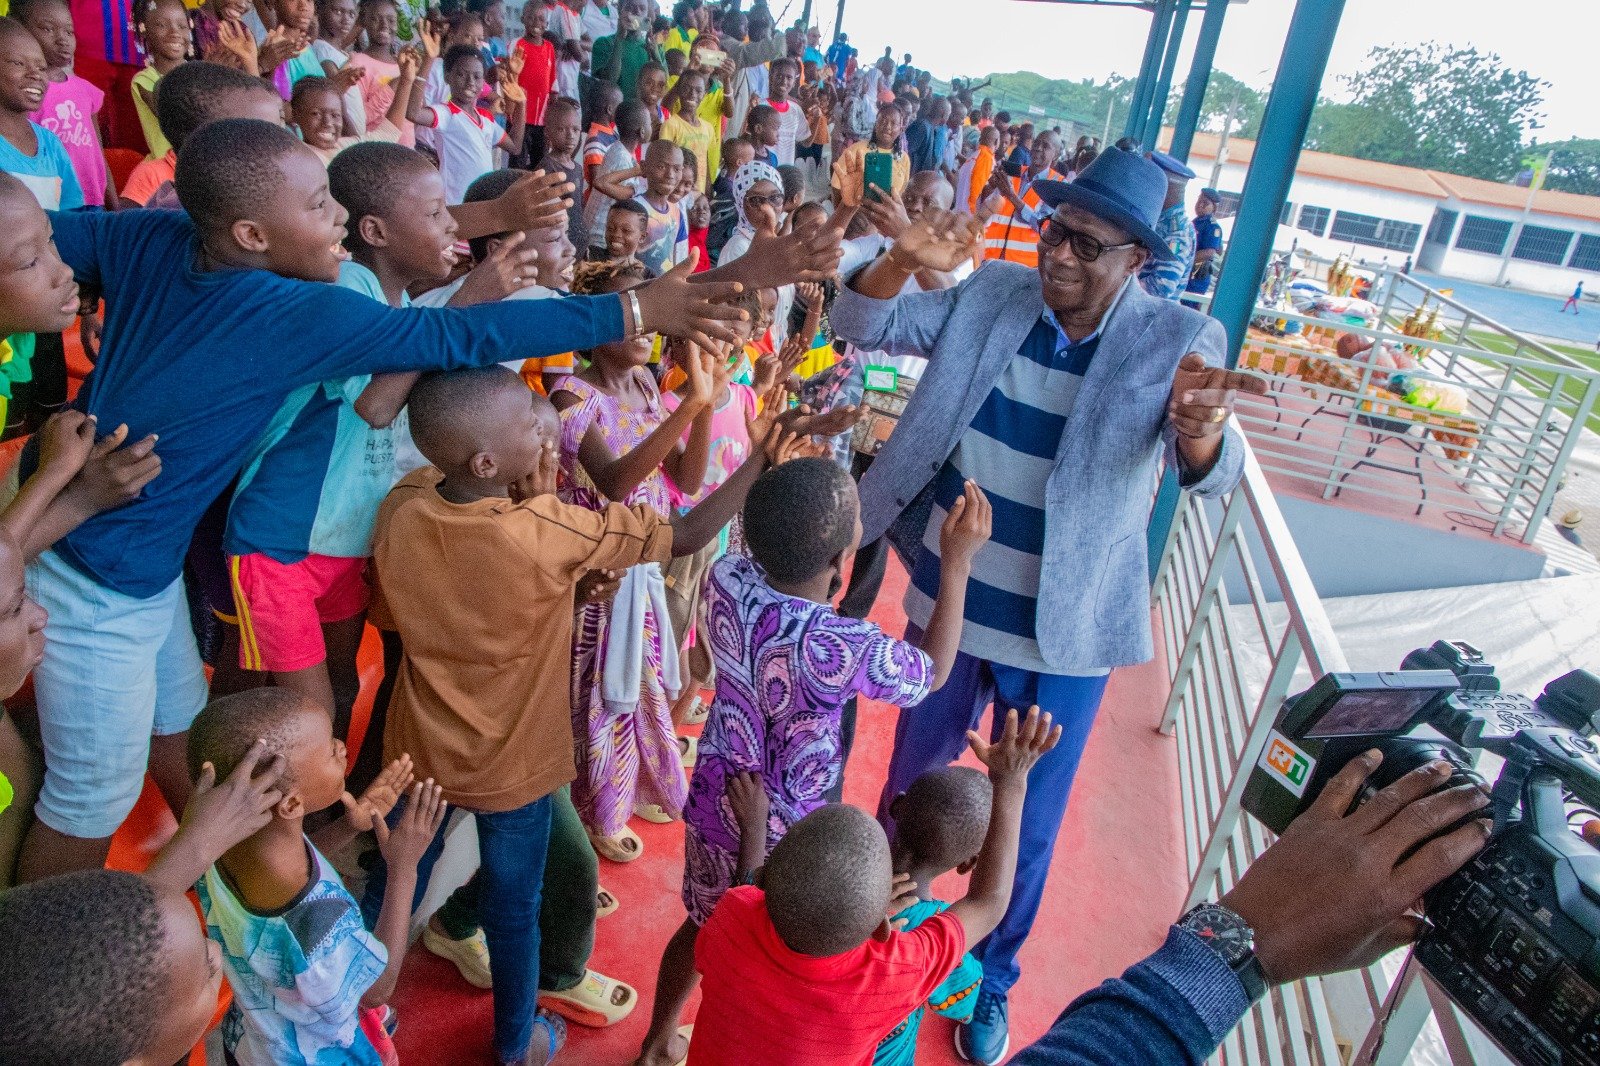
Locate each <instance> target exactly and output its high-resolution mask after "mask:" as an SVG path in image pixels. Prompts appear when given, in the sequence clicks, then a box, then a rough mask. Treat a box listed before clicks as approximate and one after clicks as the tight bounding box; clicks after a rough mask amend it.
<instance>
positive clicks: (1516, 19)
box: [768, 0, 1600, 141]
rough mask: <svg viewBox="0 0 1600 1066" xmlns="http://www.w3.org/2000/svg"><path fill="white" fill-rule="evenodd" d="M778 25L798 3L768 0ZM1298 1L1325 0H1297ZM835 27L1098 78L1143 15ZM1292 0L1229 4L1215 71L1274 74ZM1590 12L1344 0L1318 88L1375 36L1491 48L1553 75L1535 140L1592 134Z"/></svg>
mask: <svg viewBox="0 0 1600 1066" xmlns="http://www.w3.org/2000/svg"><path fill="white" fill-rule="evenodd" d="M768 2H769V3H770V4H771V6H772V9H773V10H774V11H775V12H777V11H781V10H782V9H783V6H784V3H791V5H792V6H791V7H790V9H789V14H788V15H786V16H784V17H783V20H782V21H783V22H784V23H787V22H789V21H792V20H793V19H795V18H797V17H798V16H799V14H800V11H801V7H802V5H803V3H804V0H768ZM837 2H838V0H813V5H814V6H813V18H814V21H817V22H819V23H820V24H821V26H822V28H823V31H824V39H825V40H832V31H833V25H834V14H835V9H836V5H837ZM1302 2H1306V3H1318V2H1324V0H1302ZM845 5H846V6H845V15H844V28H845V32H847V33H848V34H849V35H850V41H851V43H852V44H854V45H855V46H856V47H857V48H859V49H861V50H862V51H863V52H864V53H866V54H870V55H876V54H879V53H880V51H881V49H883V48H884V47H885V46H892V47H893V48H894V53H895V61H896V62H899V60H900V56H901V53H903V52H910V53H911V54H912V55H913V57H914V62H915V63H916V65H917V66H919V67H923V68H926V69H928V70H931V71H932V72H933V73H934V75H935V76H937V77H939V78H941V79H942V78H949V77H952V76H965V75H971V74H988V73H993V72H1003V73H1009V72H1011V71H1017V70H1031V71H1035V72H1037V73H1039V74H1043V75H1045V76H1046V77H1049V78H1065V79H1068V80H1073V81H1076V80H1078V79H1081V78H1091V77H1092V78H1097V79H1103V78H1104V77H1105V76H1106V75H1108V74H1112V73H1117V74H1123V75H1126V76H1128V77H1132V76H1134V75H1135V74H1137V73H1138V71H1139V60H1140V58H1141V57H1142V56H1143V53H1144V42H1145V35H1146V34H1147V33H1148V32H1149V28H1150V16H1149V14H1148V13H1146V12H1143V11H1140V10H1138V9H1136V8H1109V9H1106V10H1096V9H1095V8H1093V7H1085V6H1078V5H1070V4H1053V3H1039V2H1030V0H959V2H958V0H845ZM1293 9H1294V3H1293V0H1248V2H1247V3H1245V4H1235V5H1234V6H1233V7H1232V8H1231V9H1230V10H1229V12H1228V20H1227V22H1226V24H1225V26H1224V28H1223V31H1222V41H1221V43H1220V45H1219V46H1218V49H1217V68H1218V69H1220V70H1225V71H1227V72H1228V73H1230V74H1232V75H1234V76H1235V77H1237V78H1239V79H1240V80H1242V81H1244V82H1246V83H1247V84H1250V85H1253V86H1256V87H1258V88H1265V87H1266V86H1267V85H1269V84H1270V83H1271V81H1272V72H1273V71H1274V70H1276V68H1277V65H1278V59H1279V56H1280V55H1281V53H1282V51H1283V42H1284V38H1285V36H1286V35H1287V32H1288V28H1289V18H1290V15H1291V14H1292V13H1293ZM1199 23H1200V14H1199V12H1195V13H1194V14H1193V15H1192V16H1191V17H1190V19H1189V26H1188V32H1187V33H1186V34H1185V45H1184V51H1183V52H1182V53H1180V58H1179V66H1178V71H1179V73H1178V75H1177V77H1176V78H1175V80H1177V81H1181V80H1182V78H1183V71H1184V70H1185V69H1186V68H1187V66H1188V62H1189V56H1190V55H1191V54H1192V51H1193V48H1194V40H1195V37H1196V36H1197V34H1198V32H1199ZM1595 26H1596V15H1595V7H1594V3H1593V0H1521V2H1515V0H1512V2H1508V0H1346V3H1345V11H1344V20H1343V21H1342V22H1341V23H1340V28H1339V37H1338V40H1337V41H1336V42H1335V44H1334V49H1333V55H1332V57H1331V58H1330V60H1329V63H1328V75H1327V78H1326V79H1325V80H1324V82H1323V90H1324V93H1325V94H1326V95H1328V96H1332V97H1334V98H1336V99H1337V98H1339V97H1340V96H1341V95H1342V85H1341V83H1340V82H1339V81H1338V80H1337V77H1338V75H1341V74H1349V73H1352V72H1354V71H1356V70H1359V69H1360V67H1361V63H1362V60H1363V59H1364V58H1365V56H1366V55H1367V53H1368V51H1369V50H1371V49H1372V48H1373V47H1374V46H1377V45H1390V44H1416V43H1421V42H1424V41H1438V42H1440V43H1442V44H1450V45H1462V46H1468V45H1471V46H1476V47H1477V48H1479V49H1482V50H1486V51H1494V52H1498V53H1499V54H1500V55H1501V57H1502V58H1503V59H1504V60H1505V61H1506V62H1507V63H1508V64H1509V65H1510V66H1511V67H1512V68H1513V69H1523V70H1527V71H1528V72H1529V73H1530V74H1533V75H1536V76H1538V77H1541V78H1543V79H1545V80H1546V81H1548V82H1550V83H1551V84H1550V87H1549V88H1548V89H1546V90H1545V104H1544V111H1545V113H1546V119H1545V122H1544V129H1542V130H1540V131H1539V133H1538V136H1539V139H1540V140H1542V141H1552V140H1563V139H1565V138H1567V137H1600V111H1597V110H1596V108H1595V106H1594V97H1593V87H1594V85H1595V81H1594V78H1593V67H1594V41H1595V33H1596V28H1595Z"/></svg>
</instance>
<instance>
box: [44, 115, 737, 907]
mask: <svg viewBox="0 0 1600 1066" xmlns="http://www.w3.org/2000/svg"><path fill="white" fill-rule="evenodd" d="M357 147H363V148H365V147H371V148H379V149H381V148H383V147H384V146H382V145H370V146H357ZM353 150H355V149H352V151H353ZM396 150H398V149H396ZM524 189H526V190H529V191H528V192H527V193H526V194H524V192H523V190H524ZM177 190H178V195H179V197H180V199H181V200H182V201H183V204H184V206H185V207H186V208H187V209H188V210H187V212H172V211H118V212H114V213H113V212H61V213H58V214H56V215H55V216H54V218H53V219H52V225H53V226H54V233H55V242H56V247H57V248H58V250H59V252H60V254H61V258H62V259H63V260H64V261H65V262H66V263H67V264H68V265H69V266H71V267H73V268H74V271H75V274H76V276H77V277H78V278H79V279H80V280H81V281H98V282H100V283H101V284H102V286H103V288H104V291H105V293H106V294H107V296H106V328H105V340H104V343H103V344H102V346H101V350H100V358H99V361H98V362H97V364H96V366H95V370H94V372H93V373H91V374H90V376H89V378H88V380H87V381H86V382H85V384H84V388H83V390H82V392H81V393H80V399H79V402H80V404H81V405H82V407H83V408H86V409H87V410H89V411H90V412H92V413H94V414H96V415H98V416H99V418H100V421H101V423H102V424H104V425H115V424H117V423H120V422H127V423H128V424H129V425H130V426H131V427H133V430H134V434H133V435H134V436H136V437H137V436H143V435H145V434H148V433H151V432H154V433H158V434H160V436H161V440H162V456H163V462H164V463H165V464H166V469H167V473H168V474H169V475H171V476H168V477H162V478H159V479H157V480H156V481H155V482H154V483H152V485H150V486H148V487H147V488H146V491H145V492H144V493H142V494H141V496H140V498H139V499H138V500H137V501H135V502H134V503H133V504H131V505H129V506H127V507H124V508H119V509H117V510H116V511H112V512H109V513H107V514H102V515H98V516H96V517H95V518H93V519H90V520H89V521H88V522H86V523H84V525H83V526H82V527H80V528H79V529H77V530H75V531H74V532H73V533H72V534H69V535H68V536H67V537H66V538H65V539H64V540H63V541H62V542H61V543H60V544H58V545H57V546H56V548H55V549H53V550H51V551H48V552H45V553H44V554H42V555H41V556H40V558H39V560H38V561H37V562H36V563H35V564H34V566H33V571H32V576H31V578H30V581H31V582H32V584H31V587H32V588H33V589H34V590H35V594H36V596H37V597H38V598H39V600H40V603H41V605H42V606H44V607H45V608H46V609H47V610H48V611H49V612H50V615H51V618H50V622H49V626H50V632H51V633H52V640H51V641H48V642H47V645H46V648H47V650H46V654H45V658H44V661H43V662H42V663H41V664H40V667H39V669H38V670H37V671H36V672H35V691H36V693H37V694H38V701H39V708H40V717H41V719H42V720H46V721H50V722H53V723H59V725H60V728H61V729H62V730H63V731H67V730H70V729H74V728H85V729H90V728H92V729H94V730H96V731H97V733H98V735H100V736H102V737H112V738H114V739H115V741H116V743H115V744H112V745H110V746H109V747H105V746H103V747H105V750H104V752H103V755H102V757H101V758H100V759H99V760H97V761H96V762H95V763H94V764H93V765H85V764H84V763H83V761H82V760H81V759H76V758H75V757H74V750H75V749H74V748H73V746H72V745H71V744H70V743H68V744H66V745H65V746H64V747H63V746H61V745H60V744H53V743H52V741H51V740H50V734H49V730H46V743H45V763H46V781H45V789H44V791H43V793H42V795H41V800H40V803H39V805H38V807H37V810H38V812H39V815H40V818H39V821H38V822H35V824H34V826H33V827H32V828H31V829H30V830H29V839H28V841H27V842H26V843H25V845H24V849H23V859H22V875H23V876H24V877H29V876H32V877H39V876H45V875H48V874H50V873H55V872H62V871H64V870H67V869H76V868H81V867H84V866H91V865H99V864H100V863H102V862H103V861H104V856H105V853H106V848H107V847H108V843H109V838H110V836H111V834H112V832H113V831H114V830H115V828H116V827H117V825H118V824H119V823H120V822H121V821H122V819H123V818H124V817H125V816H126V814H127V812H128V810H130V809H131V808H132V806H133V803H134V801H135V800H136V799H137V797H138V794H139V790H140V788H141V787H142V782H143V779H144V775H145V772H146V769H147V767H148V765H149V763H150V762H151V759H152V755H151V753H152V751H154V752H155V753H156V754H155V756H154V761H155V764H156V766H157V774H156V777H157V780H158V781H160V782H161V783H162V784H163V787H164V788H167V789H169V792H168V794H169V795H170V796H172V797H173V799H172V802H173V803H174V804H175V805H181V803H182V800H183V797H184V796H185V795H186V793H187V791H188V785H187V782H186V776H185V775H184V774H183V771H182V760H181V749H182V744H183V732H184V730H185V729H186V728H187V726H188V723H189V721H190V720H192V718H193V716H194V714H195V713H197V712H198V710H199V708H200V705H201V704H202V703H203V701H204V698H205V691H206V682H205V674H204V671H203V670H202V668H201V663H200V660H199V656H198V653H197V650H196V647H195V643H194V637H193V633H192V632H191V631H190V627H189V626H187V625H180V624H174V619H175V618H177V617H179V615H178V612H179V611H180V610H183V611H185V617H186V604H185V601H184V592H183V583H182V582H181V581H180V580H179V578H180V575H181V571H182V561H183V558H184V554H185V551H186V549H187V547H188V545H189V542H190V540H191V535H192V533H193V531H194V528H195V525H196V523H197V521H198V520H199V518H200V517H201V515H202V514H203V513H204V512H205V510H206V509H207V507H208V506H209V505H210V504H211V503H212V502H213V501H214V500H215V499H216V498H217V497H218V496H220V495H221V494H222V493H223V491H224V490H225V489H226V487H227V485H228V484H229V483H230V481H231V480H232V479H233V477H234V475H235V473H236V472H237V471H238V470H239V469H240V467H241V466H242V465H243V464H244V461H245V459H246V456H247V452H248V449H249V448H250V447H251V445H252V443H253V442H254V441H255V440H256V439H257V438H258V437H259V436H260V434H261V432H262V431H263V430H264V429H265V428H266V426H267V423H268V422H269V420H270V419H271V417H272V415H273V413H274V412H275V411H277V410H278V408H279V407H281V406H282V404H283V401H284V399H285V398H286V396H287V395H288V394H289V393H290V392H292V391H294V390H295V389H296V388H300V387H302V386H305V385H311V384H321V383H323V382H326V381H330V380H333V379H336V378H341V377H349V376H352V375H357V374H367V373H379V372H385V371H404V370H421V369H427V368H440V367H457V366H463V365H474V364H476V363H487V362H495V361H501V360H505V359H511V358H518V357H521V358H528V357H535V356H541V355H549V354H553V353H554V352H558V351H566V350H572V349H578V348H588V347H592V346H593V345H596V344H602V343H607V342H609V341H612V340H616V339H618V338H620V337H622V336H625V335H626V334H627V333H628V332H629V331H630V330H632V329H635V328H637V329H639V330H645V331H651V330H656V329H666V330H668V331H670V332H678V333H687V334H689V335H691V336H695V335H698V336H701V337H708V336H712V335H714V336H726V331H725V330H724V329H723V327H722V326H721V324H720V323H722V322H723V321H726V320H728V319H731V318H737V317H738V312H736V311H731V310H729V309H726V308H724V307H721V306H719V305H717V304H716V303H714V301H717V300H721V299H725V298H726V297H727V296H728V295H730V294H731V292H732V290H733V288H734V286H732V285H729V284H726V283H718V282H697V283H694V284H692V285H691V284H690V283H689V281H688V280H687V273H688V271H687V269H685V270H683V271H682V272H680V273H677V274H674V275H672V276H670V277H667V278H663V279H661V280H659V281H657V282H654V283H652V284H651V285H650V286H648V287H646V288H645V289H643V290H640V291H639V292H638V293H637V294H635V295H633V296H629V297H627V298H626V299H621V298H618V297H616V296H606V297H602V298H597V299H582V300H579V299H573V300H555V301H541V302H538V303H535V304H528V303H514V304H489V305H484V306H480V307H472V308H464V309H460V310H450V311H443V310H434V309H427V308H413V309H405V310H399V309H394V308H389V307H384V306H382V305H380V304H378V303H377V302H376V301H374V300H372V299H370V298H368V297H366V296H362V295H360V294H358V293H351V292H345V291H342V290H341V289H339V288H337V287H335V286H332V285H328V284H324V283H325V282H330V281H333V280H335V279H336V278H337V277H338V268H339V262H340V259H339V256H338V255H337V254H336V252H335V247H336V244H337V242H339V241H340V240H342V239H343V237H344V236H345V225H344V223H345V221H346V220H347V213H346V212H345V210H344V209H343V208H342V207H340V206H339V204H338V202H337V201H335V200H334V199H333V198H332V197H331V196H330V195H329V193H328V173H327V171H326V170H325V169H324V167H323V166H322V163H321V161H320V160H319V159H317V157H316V155H315V154H314V153H312V151H311V150H310V149H309V148H307V147H305V145H304V144H302V143H301V142H300V141H299V140H298V139H297V138H295V137H294V136H293V135H292V134H290V133H289V132H287V131H286V130H283V129H281V128H279V127H275V126H272V125H270V124H268V123H265V122H256V121H250V120H240V119H224V120H220V121H216V122H212V123H210V124H208V125H207V126H205V127H203V128H201V129H199V130H197V131H196V132H195V133H194V134H193V135H192V136H191V137H190V138H189V139H188V140H187V141H185V143H184V146H183V151H182V155H181V158H180V160H179V165H178V180H177ZM552 191H554V194H555V195H554V196H553V197H552V195H551V193H552ZM507 200H513V201H514V203H515V206H514V207H512V208H511V214H512V215H514V216H515V217H516V220H508V219H505V218H501V219H500V220H499V221H498V223H493V222H491V220H490V219H491V216H495V215H498V214H499V213H500V210H501V208H500V206H499V204H498V203H497V204H491V205H476V204H475V205H472V208H473V209H474V210H473V211H472V212H470V213H471V214H473V215H477V216H479V218H478V220H477V222H476V223H475V224H477V225H481V226H483V228H482V229H478V230H476V231H473V230H465V231H464V233H465V235H467V236H472V235H475V232H496V231H500V230H505V229H509V228H513V227H514V226H517V225H532V224H535V223H537V222H538V220H539V219H549V218H555V217H561V215H562V214H563V212H564V208H565V204H564V202H563V201H562V200H561V198H560V196H559V186H557V187H556V188H555V189H554V190H552V188H551V185H550V184H549V183H547V182H546V181H545V179H543V178H541V177H540V176H538V175H531V176H529V177H526V178H524V179H523V181H522V182H520V183H518V185H517V187H516V188H515V189H514V190H513V191H512V193H510V194H508V196H507V197H502V201H507ZM508 206H510V205H508ZM485 207H487V208H490V209H491V210H489V211H488V212H487V213H485V212H484V211H483V210H481V209H483V208H485ZM440 210H441V211H443V210H444V209H443V207H442V206H441V208H440ZM196 248H199V249H201V251H199V252H198V253H196V252H195V249H196ZM438 254H440V255H442V254H443V253H442V251H441V252H439V253H438ZM174 263H182V264H187V265H186V266H185V267H184V268H183V269H174V268H173V266H172V264H174ZM634 299H637V301H638V303H637V305H635V304H634V303H633V300H634ZM219 306H221V307H227V308H228V309H229V310H228V313H227V314H226V315H223V316H221V317H219V316H218V315H217V314H216V308H217V307H219ZM635 307H637V311H635ZM308 322H314V323H316V324H317V329H315V330H311V331H308V330H307V329H306V323H308ZM628 323H633V325H631V326H630V325H628ZM708 331H709V333H708ZM708 343H709V341H708ZM219 359H226V360H228V361H230V365H233V364H235V363H236V365H263V366H268V365H270V366H271V367H272V368H273V373H272V374H270V375H268V374H245V375H231V374H221V375H219V374H217V373H216V372H215V371H216V367H217V365H218V360H219ZM257 361H259V362H257ZM56 635H59V637H60V639H59V640H57V639H56ZM163 642H166V643H167V644H170V646H164V643H163ZM158 663H159V666H158ZM158 693H159V696H160V699H159V701H158V699H157V696H158ZM158 705H159V707H160V708H161V714H160V716H159V719H158V718H157V716H156V709H157V706H158ZM62 735H65V732H63V734H62Z"/></svg>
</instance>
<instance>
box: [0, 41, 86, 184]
mask: <svg viewBox="0 0 1600 1066" xmlns="http://www.w3.org/2000/svg"><path fill="white" fill-rule="evenodd" d="M0 65H3V66H4V67H5V68H6V69H7V70H8V71H10V72H11V76H9V77H7V78H5V79H4V80H3V81H0V171H4V172H5V173H7V174H11V175H13V176H15V177H16V178H17V179H18V180H19V181H21V182H22V183H23V184H24V185H26V186H27V187H28V188H29V189H30V190H32V192H33V195H34V197H35V198H36V199H37V200H38V201H39V206H40V207H43V208H44V209H45V210H46V211H70V210H72V209H73V208H78V207H82V206H83V188H82V187H81V186H80V185H79V184H78V175H77V172H76V171H75V170H73V168H72V158H71V156H69V155H68V154H67V149H66V147H65V146H64V145H62V143H61V138H59V137H57V136H56V135H55V134H54V133H51V132H50V131H49V130H47V129H45V128H44V127H43V126H40V125H39V124H38V123H36V122H34V121H32V120H31V119H29V118H28V116H29V115H31V114H34V113H35V112H37V111H38V110H39V108H40V106H41V105H42V104H43V103H44V96H45V90H46V88H47V87H48V85H49V79H48V78H47V77H46V73H45V72H46V71H47V70H48V69H49V68H48V66H47V65H46V63H45V58H44V51H43V50H42V49H41V48H40V47H39V42H38V41H37V40H35V39H34V36H33V34H31V33H29V32H28V31H27V30H26V29H25V28H24V27H23V25H22V23H20V22H18V21H17V20H16V19H13V18H5V17H3V16H0Z"/></svg>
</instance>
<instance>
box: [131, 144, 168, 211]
mask: <svg viewBox="0 0 1600 1066" xmlns="http://www.w3.org/2000/svg"><path fill="white" fill-rule="evenodd" d="M177 175H178V153H177V152H173V151H170V150H169V151H168V152H167V154H166V155H164V156H162V157H161V158H160V159H141V160H139V165H138V166H136V167H134V168H133V172H132V173H130V174H129V175H128V182H127V184H126V185H124V186H123V187H122V198H123V199H124V200H131V201H133V202H134V203H136V204H138V205H139V206H140V207H143V206H144V205H145V204H147V203H149V202H150V197H152V196H154V195H155V193H156V190H157V189H159V188H161V186H163V185H165V184H166V183H167V182H169V181H171V180H173V179H174V178H175V177H177Z"/></svg>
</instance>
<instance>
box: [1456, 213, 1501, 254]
mask: <svg viewBox="0 0 1600 1066" xmlns="http://www.w3.org/2000/svg"><path fill="white" fill-rule="evenodd" d="M1510 238H1511V223H1509V222H1507V221H1506V220H1505V219H1503V218H1484V217H1483V216H1482V215H1468V216H1467V217H1466V218H1464V219H1462V221H1461V232H1460V233H1458V234H1456V247H1457V248H1459V249H1461V250H1462V251H1463V252H1484V253H1486V254H1488V255H1504V254H1505V250H1506V241H1508V240H1509V239H1510Z"/></svg>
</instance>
